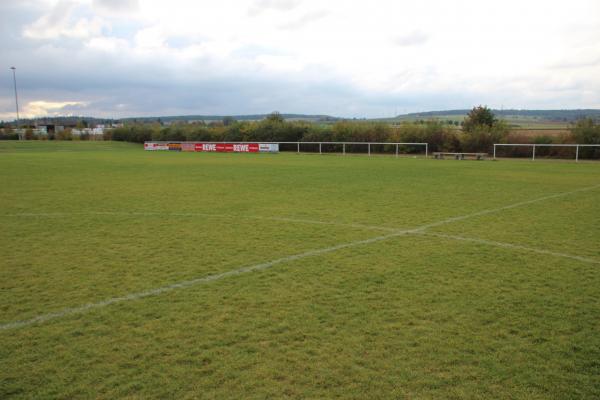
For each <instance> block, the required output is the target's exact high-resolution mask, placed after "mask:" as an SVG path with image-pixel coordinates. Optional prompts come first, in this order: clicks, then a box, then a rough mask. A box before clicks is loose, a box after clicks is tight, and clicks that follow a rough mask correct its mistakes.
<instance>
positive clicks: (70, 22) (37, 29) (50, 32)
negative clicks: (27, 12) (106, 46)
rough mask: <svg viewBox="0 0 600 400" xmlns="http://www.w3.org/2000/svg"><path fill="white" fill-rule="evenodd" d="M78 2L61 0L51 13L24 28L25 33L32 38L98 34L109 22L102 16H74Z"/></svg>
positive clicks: (76, 37) (80, 37)
mask: <svg viewBox="0 0 600 400" xmlns="http://www.w3.org/2000/svg"><path fill="white" fill-rule="evenodd" d="M76 7H77V4H76V3H74V2H72V1H59V2H58V3H56V4H55V5H54V6H53V7H52V9H51V10H50V12H49V13H47V14H45V15H42V16H41V17H40V18H38V19H37V20H36V21H34V22H33V23H31V24H29V25H27V26H25V27H24V29H23V35H24V36H25V37H28V38H31V39H38V40H39V39H57V38H60V37H66V38H72V39H86V38H89V37H93V36H97V35H99V34H100V33H101V32H102V29H103V28H105V27H108V26H109V24H108V23H107V22H105V21H104V20H103V19H102V18H99V17H92V18H79V19H77V20H75V19H73V18H72V15H73V13H74V11H75V10H76Z"/></svg>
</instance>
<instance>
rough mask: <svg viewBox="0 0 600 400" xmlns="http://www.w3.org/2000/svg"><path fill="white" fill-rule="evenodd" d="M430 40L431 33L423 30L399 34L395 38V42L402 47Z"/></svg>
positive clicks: (421, 43)
mask: <svg viewBox="0 0 600 400" xmlns="http://www.w3.org/2000/svg"><path fill="white" fill-rule="evenodd" d="M428 40H429V35H428V34H426V33H424V32H421V31H414V32H410V33H408V34H406V35H401V36H397V37H395V38H394V39H393V42H394V43H395V44H396V45H397V46H400V47H411V46H420V45H423V44H425V43H427V41H428Z"/></svg>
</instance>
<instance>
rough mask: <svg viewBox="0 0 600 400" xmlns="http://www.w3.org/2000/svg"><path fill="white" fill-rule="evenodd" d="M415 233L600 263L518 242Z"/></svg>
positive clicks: (599, 261) (599, 262) (422, 233)
mask: <svg viewBox="0 0 600 400" xmlns="http://www.w3.org/2000/svg"><path fill="white" fill-rule="evenodd" d="M415 233H416V234H419V235H423V236H434V237H439V238H444V239H452V240H460V241H464V242H473V243H480V244H485V245H488V246H496V247H503V248H507V249H515V250H522V251H526V252H530V253H538V254H544V255H550V256H554V257H562V258H569V259H571V260H577V261H582V262H585V263H591V264H600V260H594V259H593V258H587V257H581V256H574V255H572V254H566V253H559V252H556V251H549V250H541V249H536V248H533V247H527V246H521V245H518V244H512V243H506V242H497V241H495V240H487V239H478V238H471V237H465V236H456V235H446V234H443V233H430V232H415Z"/></svg>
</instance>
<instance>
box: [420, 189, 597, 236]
mask: <svg viewBox="0 0 600 400" xmlns="http://www.w3.org/2000/svg"><path fill="white" fill-rule="evenodd" d="M597 188H600V185H595V186H590V187H586V188H583V189H577V190H572V191H570V192H563V193H558V194H552V195H550V196H544V197H538V198H537V199H533V200H527V201H521V202H519V203H514V204H510V205H508V206H504V207H499V208H493V209H490V210H483V211H478V212H475V213H472V214H467V215H461V216H458V217H452V218H448V219H445V220H443V221H440V222H433V223H431V224H427V225H423V226H421V227H419V228H417V229H415V232H422V231H424V230H425V229H429V228H433V227H436V226H440V225H445V224H448V223H450V222H456V221H462V220H464V219H467V218H473V217H479V216H481V215H487V214H493V213H497V212H500V211H504V210H510V209H511V208H516V207H521V206H526V205H529V204H533V203H538V202H540V201H545V200H550V199H556V198H559V197H564V196H568V195H571V194H575V193H580V192H587V191H590V190H594V189H597Z"/></svg>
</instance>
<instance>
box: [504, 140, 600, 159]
mask: <svg viewBox="0 0 600 400" xmlns="http://www.w3.org/2000/svg"><path fill="white" fill-rule="evenodd" d="M497 146H504V147H531V148H532V151H531V160H532V161H535V150H536V148H538V147H571V148H572V147H574V148H575V162H578V161H579V148H580V147H581V148H588V147H597V148H600V144H529V143H494V160H495V159H496V147H497Z"/></svg>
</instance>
